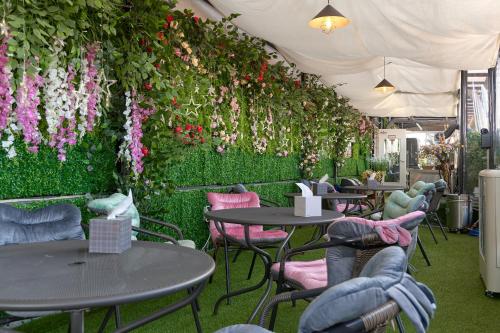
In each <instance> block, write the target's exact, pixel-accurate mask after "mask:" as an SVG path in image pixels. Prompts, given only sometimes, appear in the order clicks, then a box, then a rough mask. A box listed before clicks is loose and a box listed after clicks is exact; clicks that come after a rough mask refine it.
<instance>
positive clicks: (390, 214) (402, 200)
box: [382, 191, 425, 220]
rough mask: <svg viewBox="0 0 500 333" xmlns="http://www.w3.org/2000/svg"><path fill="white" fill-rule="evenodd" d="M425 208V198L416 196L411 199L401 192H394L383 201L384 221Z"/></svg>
mask: <svg viewBox="0 0 500 333" xmlns="http://www.w3.org/2000/svg"><path fill="white" fill-rule="evenodd" d="M424 207H425V196H423V195H417V196H415V197H414V198H411V197H410V196H408V195H407V194H405V193H404V192H403V191H394V192H392V193H391V195H390V196H389V197H388V198H387V200H386V201H385V206H384V213H383V215H382V218H383V219H384V220H390V219H395V218H398V217H400V216H403V215H405V214H408V213H411V212H414V211H416V210H418V209H421V208H424Z"/></svg>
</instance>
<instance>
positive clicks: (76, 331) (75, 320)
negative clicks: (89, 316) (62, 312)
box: [69, 310, 85, 333]
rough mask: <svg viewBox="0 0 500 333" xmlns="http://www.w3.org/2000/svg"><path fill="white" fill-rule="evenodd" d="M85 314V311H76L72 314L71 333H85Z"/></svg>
mask: <svg viewBox="0 0 500 333" xmlns="http://www.w3.org/2000/svg"><path fill="white" fill-rule="evenodd" d="M83 318H84V314H83V310H75V311H71V312H70V326H69V327H70V332H71V333H83V332H84V330H85V327H84V320H83Z"/></svg>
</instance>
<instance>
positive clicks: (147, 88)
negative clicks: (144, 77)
mask: <svg viewBox="0 0 500 333" xmlns="http://www.w3.org/2000/svg"><path fill="white" fill-rule="evenodd" d="M144 89H146V90H147V91H150V90H151V89H153V85H152V84H151V83H149V82H144Z"/></svg>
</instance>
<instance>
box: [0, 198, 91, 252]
mask: <svg viewBox="0 0 500 333" xmlns="http://www.w3.org/2000/svg"><path fill="white" fill-rule="evenodd" d="M81 220H82V216H81V213H80V210H79V209H78V207H76V206H74V205H67V204H63V205H51V206H48V207H44V208H40V209H37V210H33V211H28V210H24V209H19V208H15V207H12V206H10V205H7V204H0V245H6V244H17V243H34V242H48V241H54V240H67V239H85V234H84V232H83V229H82V226H81Z"/></svg>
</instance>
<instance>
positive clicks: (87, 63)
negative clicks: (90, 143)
mask: <svg viewBox="0 0 500 333" xmlns="http://www.w3.org/2000/svg"><path fill="white" fill-rule="evenodd" d="M98 52H99V44H98V43H92V44H89V45H88V46H87V53H86V54H85V59H83V61H82V81H81V83H80V89H79V93H80V94H81V95H83V100H82V101H81V105H80V125H79V126H78V129H79V130H80V138H82V137H83V136H84V135H85V132H92V131H93V129H94V125H95V122H96V118H98V117H99V116H100V115H101V114H100V112H99V108H98V106H99V102H100V100H101V87H100V83H101V77H100V76H99V71H98V69H97V53H98Z"/></svg>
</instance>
